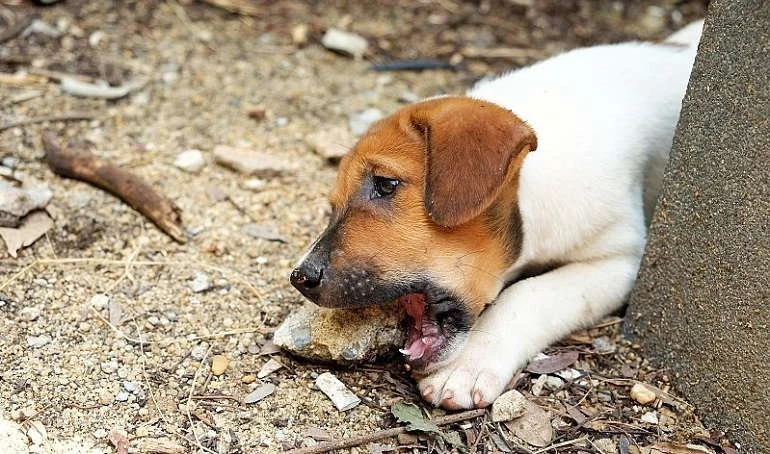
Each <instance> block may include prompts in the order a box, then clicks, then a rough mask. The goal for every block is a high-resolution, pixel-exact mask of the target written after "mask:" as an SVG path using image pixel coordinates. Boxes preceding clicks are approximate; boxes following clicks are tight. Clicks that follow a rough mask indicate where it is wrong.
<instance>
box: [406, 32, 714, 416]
mask: <svg viewBox="0 0 770 454" xmlns="http://www.w3.org/2000/svg"><path fill="white" fill-rule="evenodd" d="M701 27H702V22H698V23H694V24H691V25H690V26H688V27H686V28H685V29H683V30H680V31H679V32H677V33H676V34H674V35H672V37H671V38H669V41H668V44H664V45H656V44H651V43H638V42H631V43H623V44H615V45H605V46H597V47H590V48H584V49H578V50H574V51H571V52H568V53H565V54H562V55H559V56H557V57H554V58H551V59H549V60H546V61H543V62H540V63H537V64H535V65H533V66H531V67H528V68H524V69H521V70H518V71H515V72H512V73H509V74H506V75H504V76H502V77H500V78H497V79H494V80H490V81H483V82H481V83H479V84H478V85H477V86H476V87H474V88H473V89H472V90H471V91H470V92H469V96H472V97H474V98H478V99H483V100H486V101H490V102H493V103H496V104H498V105H501V106H503V107H505V108H507V109H510V110H511V111H512V112H514V113H515V114H516V115H517V116H519V117H520V118H521V119H523V120H524V121H526V122H527V123H528V124H529V125H530V126H531V127H532V128H533V129H534V131H535V134H536V135H537V139H538V148H537V150H536V151H534V152H531V153H530V154H529V155H528V156H527V157H526V159H525V160H524V163H523V166H522V169H521V175H520V181H519V209H520V212H521V217H522V223H523V231H524V239H523V245H522V250H521V256H520V258H519V259H518V260H517V262H516V263H515V264H514V265H513V266H512V267H511V268H510V269H509V271H508V275H507V276H505V277H506V278H507V280H515V278H516V276H517V275H518V274H519V273H520V272H521V270H522V269H523V268H524V267H525V266H530V265H533V264H541V265H548V264H558V265H560V266H559V267H557V268H556V269H554V270H553V271H550V272H548V273H545V274H542V275H540V276H537V277H533V278H529V279H525V280H521V281H518V282H517V283H515V284H513V285H512V286H510V287H508V288H506V289H505V290H503V291H502V292H501V293H500V294H499V296H498V297H497V299H496V301H495V302H494V303H493V304H492V305H491V306H490V307H488V308H487V309H486V310H485V311H484V313H482V315H481V317H480V319H479V320H478V321H477V323H476V324H475V325H474V327H473V329H472V330H471V333H470V335H469V337H468V340H467V343H466V346H465V347H464V348H463V349H462V350H461V351H460V353H459V356H457V357H456V358H455V359H454V360H452V361H450V362H448V363H444V364H443V365H441V366H440V367H439V368H438V369H437V370H435V371H434V372H433V373H432V374H431V375H429V376H428V377H427V378H424V379H423V380H421V382H420V384H419V386H420V390H421V392H422V393H423V396H424V397H425V398H426V399H428V400H431V401H433V402H434V403H435V404H439V403H440V404H442V405H444V406H446V407H449V408H471V407H474V406H483V405H486V404H489V403H491V402H492V401H493V400H494V399H495V398H496V397H497V396H498V395H499V394H500V393H501V392H502V390H503V389H504V387H505V386H506V384H507V383H508V381H509V380H510V379H511V377H512V375H513V374H514V372H515V371H516V369H518V368H520V367H521V366H523V365H524V364H525V363H526V361H527V360H528V359H529V358H530V357H531V356H532V355H534V354H535V353H537V352H539V351H541V350H542V349H543V348H545V347H547V346H548V345H549V344H551V343H553V342H555V341H557V340H559V339H560V338H562V337H564V336H566V335H567V334H569V333H570V332H571V331H573V330H575V329H577V328H581V327H585V326H590V325H591V324H593V323H595V322H596V321H597V320H599V319H600V318H601V317H603V316H605V315H607V314H609V313H610V312H612V311H613V310H615V309H617V308H618V307H620V306H621V305H622V304H623V301H624V300H625V298H626V297H627V295H628V293H629V291H630V290H631V287H632V285H633V283H634V279H635V277H636V273H637V270H638V267H639V263H640V261H641V256H642V252H643V249H644V243H645V239H646V238H645V236H646V222H645V218H647V219H649V216H650V214H651V211H652V208H653V205H654V202H655V197H656V196H657V192H658V189H659V188H658V186H659V184H660V181H661V175H662V171H663V167H664V165H665V162H666V159H667V155H668V150H669V148H670V147H671V141H672V138H673V135H674V129H675V127H676V122H677V119H678V117H679V110H680V107H681V101H682V98H683V97H684V93H685V89H686V87H687V81H688V78H689V74H690V69H691V67H692V63H693V59H694V57H695V51H696V47H697V41H698V39H699V37H700V29H701ZM674 42H676V43H683V44H685V45H684V46H676V45H672V44H671V43H674Z"/></svg>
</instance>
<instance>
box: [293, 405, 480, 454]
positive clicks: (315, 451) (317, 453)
mask: <svg viewBox="0 0 770 454" xmlns="http://www.w3.org/2000/svg"><path fill="white" fill-rule="evenodd" d="M484 413H486V410H485V409H483V408H481V409H477V410H468V411H464V412H462V413H455V414H453V415H447V416H441V417H439V418H436V419H434V420H433V423H434V424H436V425H437V426H444V425H447V424H453V423H456V422H460V421H466V420H468V419H473V418H478V417H479V416H483V415H484ZM404 432H406V427H395V428H393V429H387V430H381V431H379V432H374V433H369V434H362V435H356V436H353V437H349V438H343V439H341V440H332V441H328V442H326V443H321V444H318V445H315V446H311V447H309V448H300V449H294V450H291V451H287V452H286V453H285V454H321V453H324V452H329V451H334V450H337V449H345V448H352V447H355V446H360V445H362V444H365V443H371V442H374V441H378V440H382V439H383V438H390V437H395V436H396V435H398V434H400V433H404Z"/></svg>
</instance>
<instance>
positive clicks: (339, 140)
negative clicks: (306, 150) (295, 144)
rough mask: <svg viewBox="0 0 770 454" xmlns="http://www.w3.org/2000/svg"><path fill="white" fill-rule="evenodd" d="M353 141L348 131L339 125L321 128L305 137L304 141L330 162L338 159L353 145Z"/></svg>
mask: <svg viewBox="0 0 770 454" xmlns="http://www.w3.org/2000/svg"><path fill="white" fill-rule="evenodd" d="M354 142H355V139H354V138H353V136H351V135H350V132H349V131H348V130H347V129H346V128H341V127H332V128H329V129H321V130H319V131H316V132H314V133H312V134H309V135H307V136H306V137H305V143H307V144H308V145H309V146H310V148H312V149H313V151H315V152H316V153H317V154H318V155H319V156H321V157H322V158H324V159H326V160H327V161H330V162H336V161H339V160H340V159H341V158H342V157H343V156H344V155H345V153H347V152H348V150H349V149H350V147H352V146H353V143H354Z"/></svg>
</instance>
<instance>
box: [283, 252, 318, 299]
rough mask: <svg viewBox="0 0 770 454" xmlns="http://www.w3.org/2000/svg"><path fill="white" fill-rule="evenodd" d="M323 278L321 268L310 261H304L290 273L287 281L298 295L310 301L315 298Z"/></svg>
mask: <svg viewBox="0 0 770 454" xmlns="http://www.w3.org/2000/svg"><path fill="white" fill-rule="evenodd" d="M323 276H324V270H323V268H322V267H320V266H317V265H316V264H314V263H311V262H310V261H305V262H304V263H302V264H301V265H300V266H299V267H297V268H295V269H294V271H292V272H291V276H290V277H289V280H290V281H291V285H293V286H294V287H295V288H296V289H297V290H299V291H300V293H302V294H303V295H305V296H306V297H308V298H310V299H311V300H312V299H314V297H315V296H317V295H316V294H317V293H318V287H319V286H320V285H321V279H323Z"/></svg>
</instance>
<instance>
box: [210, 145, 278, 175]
mask: <svg viewBox="0 0 770 454" xmlns="http://www.w3.org/2000/svg"><path fill="white" fill-rule="evenodd" d="M214 159H215V160H216V161H217V162H218V163H219V164H221V165H223V166H225V167H229V168H231V169H233V170H235V171H237V172H240V173H243V174H246V175H257V174H259V175H269V176H272V175H276V174H283V173H287V172H289V171H291V170H292V168H291V167H290V166H289V165H288V164H286V159H285V158H281V157H279V156H275V155H272V154H268V153H261V152H258V151H256V150H252V149H249V148H235V147H230V146H227V145H217V146H216V147H214Z"/></svg>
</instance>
